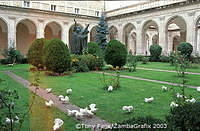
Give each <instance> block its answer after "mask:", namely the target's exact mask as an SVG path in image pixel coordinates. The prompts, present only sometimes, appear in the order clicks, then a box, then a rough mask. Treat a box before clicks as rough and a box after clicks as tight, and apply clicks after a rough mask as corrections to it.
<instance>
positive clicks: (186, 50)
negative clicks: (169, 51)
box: [177, 42, 193, 58]
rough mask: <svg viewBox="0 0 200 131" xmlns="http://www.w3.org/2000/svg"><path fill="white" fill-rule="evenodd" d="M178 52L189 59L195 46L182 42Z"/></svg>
mask: <svg viewBox="0 0 200 131" xmlns="http://www.w3.org/2000/svg"><path fill="white" fill-rule="evenodd" d="M177 50H178V51H180V52H181V55H184V56H186V57H188V58H189V57H190V55H191V54H192V51H193V46H192V45H191V44H190V43H187V42H182V43H181V44H179V45H178V47H177Z"/></svg>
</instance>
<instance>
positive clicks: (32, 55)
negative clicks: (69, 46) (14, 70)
mask: <svg viewBox="0 0 200 131" xmlns="http://www.w3.org/2000/svg"><path fill="white" fill-rule="evenodd" d="M46 42H47V40H46V39H44V38H41V39H36V40H35V41H33V43H32V45H31V47H30V48H29V50H28V54H27V59H28V63H29V64H31V65H34V66H36V67H37V68H42V67H44V63H43V58H42V57H43V49H44V44H45V43H46Z"/></svg>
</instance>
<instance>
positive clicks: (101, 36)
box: [96, 13, 109, 50]
mask: <svg viewBox="0 0 200 131" xmlns="http://www.w3.org/2000/svg"><path fill="white" fill-rule="evenodd" d="M96 31H97V33H96V43H98V44H99V46H100V48H101V49H102V50H104V49H105V48H106V45H107V37H106V36H107V35H108V34H109V32H108V24H107V22H106V17H105V15H104V14H103V13H102V15H101V17H100V21H99V23H98V26H97V28H96Z"/></svg>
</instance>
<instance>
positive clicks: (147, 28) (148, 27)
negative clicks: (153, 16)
mask: <svg viewBox="0 0 200 131" xmlns="http://www.w3.org/2000/svg"><path fill="white" fill-rule="evenodd" d="M158 30H159V29H158V24H157V23H156V21H154V20H147V21H146V22H144V23H143V26H142V44H143V46H142V47H143V48H142V52H143V54H146V55H149V54H150V51H149V48H150V45H152V44H153V43H152V40H150V39H151V37H150V34H151V33H154V34H157V41H159V33H158Z"/></svg>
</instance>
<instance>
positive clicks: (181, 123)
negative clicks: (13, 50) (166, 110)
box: [166, 102, 200, 131]
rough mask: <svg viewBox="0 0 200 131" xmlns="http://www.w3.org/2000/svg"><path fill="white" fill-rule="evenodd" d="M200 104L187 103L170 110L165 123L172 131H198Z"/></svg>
mask: <svg viewBox="0 0 200 131" xmlns="http://www.w3.org/2000/svg"><path fill="white" fill-rule="evenodd" d="M199 116H200V103H199V102H196V103H187V104H184V105H180V106H178V107H176V108H172V109H171V111H170V114H169V115H168V116H166V120H167V123H168V125H169V127H170V129H171V130H172V131H179V130H180V131H199V130H200V117H199Z"/></svg>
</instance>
